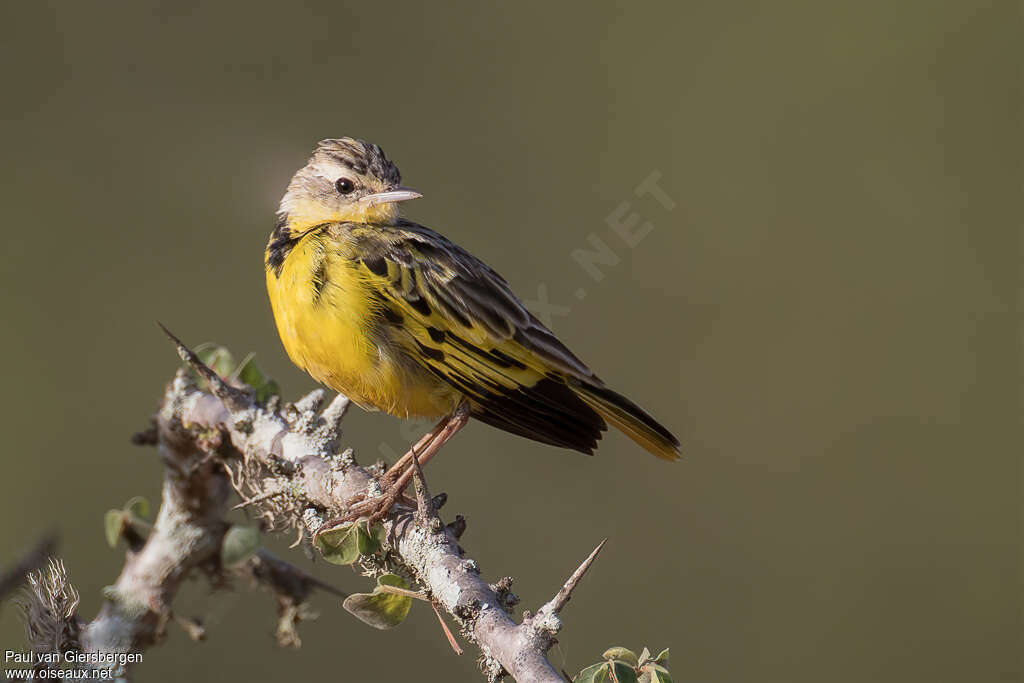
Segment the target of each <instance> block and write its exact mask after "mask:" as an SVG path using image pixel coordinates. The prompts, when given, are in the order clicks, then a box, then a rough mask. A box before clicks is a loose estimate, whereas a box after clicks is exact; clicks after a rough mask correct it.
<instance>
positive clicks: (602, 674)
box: [572, 662, 608, 683]
mask: <svg viewBox="0 0 1024 683" xmlns="http://www.w3.org/2000/svg"><path fill="white" fill-rule="evenodd" d="M607 680H608V662H601V663H600V664H592V665H590V666H588V667H587V668H586V669H584V670H583V671H581V672H579V673H578V674H576V677H575V678H574V679H572V683H605V681H607Z"/></svg>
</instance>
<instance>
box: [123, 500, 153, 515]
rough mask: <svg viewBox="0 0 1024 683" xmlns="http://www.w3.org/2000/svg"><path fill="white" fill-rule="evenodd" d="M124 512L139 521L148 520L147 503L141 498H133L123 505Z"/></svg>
mask: <svg viewBox="0 0 1024 683" xmlns="http://www.w3.org/2000/svg"><path fill="white" fill-rule="evenodd" d="M124 510H125V512H127V513H129V514H131V515H132V516H134V517H137V518H139V519H149V501H148V500H146V499H145V498H143V497H142V496H134V497H132V498H129V499H128V502H127V503H125V504H124Z"/></svg>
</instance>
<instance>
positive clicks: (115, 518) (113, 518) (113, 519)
mask: <svg viewBox="0 0 1024 683" xmlns="http://www.w3.org/2000/svg"><path fill="white" fill-rule="evenodd" d="M126 521H127V517H126V515H125V513H124V510H107V514H105V515H104V516H103V534H104V535H105V536H106V537H107V545H109V546H110V547H111V548H114V547H117V539H119V538H121V532H123V531H124V525H125V522H126Z"/></svg>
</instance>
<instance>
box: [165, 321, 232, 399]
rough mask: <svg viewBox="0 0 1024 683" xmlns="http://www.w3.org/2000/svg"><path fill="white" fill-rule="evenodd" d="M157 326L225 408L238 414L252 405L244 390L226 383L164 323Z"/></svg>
mask: <svg viewBox="0 0 1024 683" xmlns="http://www.w3.org/2000/svg"><path fill="white" fill-rule="evenodd" d="M157 325H159V326H160V329H161V330H163V331H164V334H166V335H167V336H168V337H169V338H170V340H171V341H172V342H174V344H175V346H177V347H178V355H179V356H181V359H182V360H183V361H185V362H186V363H187V364H188V366H189V367H190V368H192V369H193V370H195V371H196V372H198V373H199V376H200V377H202V378H203V379H205V380H206V381H207V382H208V383H209V384H210V389H211V390H212V391H213V393H214V395H215V396H216V397H217V398H219V399H220V400H221V402H222V403H223V404H224V406H225V407H226V408H227V409H228V410H229V411H230V412H237V411H240V410H244V409H246V408H248V407H249V406H251V405H252V401H251V400H250V398H249V396H248V395H247V394H246V393H245V392H244V391H242V390H240V389H236V388H235V387H233V386H231V385H230V384H228V383H227V382H225V381H224V380H223V379H222V378H221V376H220V375H218V374H217V373H216V372H214V371H213V370H211V369H210V368H209V367H208V366H207V365H206V363H204V362H203V361H201V360H199V357H198V356H197V355H196V354H195V353H193V352H192V350H191V349H190V348H188V347H187V346H185V345H184V344H182V343H181V340H180V339H178V338H177V337H175V336H174V335H173V334H172V333H171V331H170V330H168V329H167V328H166V327H164V326H163V324H162V323H160V322H159V321H157Z"/></svg>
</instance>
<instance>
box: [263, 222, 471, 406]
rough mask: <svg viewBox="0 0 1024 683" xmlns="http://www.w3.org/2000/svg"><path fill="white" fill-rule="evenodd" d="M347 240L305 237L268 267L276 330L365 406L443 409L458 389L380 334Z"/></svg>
mask: <svg viewBox="0 0 1024 683" xmlns="http://www.w3.org/2000/svg"><path fill="white" fill-rule="evenodd" d="M354 259H355V255H353V254H350V253H348V245H346V244H345V243H344V242H339V241H337V240H335V239H334V238H332V237H331V236H330V235H327V234H323V233H316V234H310V235H307V236H306V237H303V238H302V239H301V240H300V241H299V242H298V243H297V244H295V246H294V247H293V248H292V249H291V251H290V252H289V253H288V255H287V256H286V258H285V259H284V262H283V264H281V266H280V268H277V269H274V268H267V272H266V278H267V292H268V294H269V296H270V305H271V308H272V309H273V312H274V320H275V322H276V324H277V330H278V334H279V335H280V337H281V342H282V344H283V345H284V348H285V351H287V353H288V356H289V357H290V358H291V359H292V362H294V363H295V364H296V365H298V366H299V367H300V368H302V369H303V370H305V371H306V372H308V373H309V374H310V375H311V376H312V377H313V378H314V379H315V380H317V381H318V382H321V383H323V384H325V385H327V386H328V387H330V388H332V389H334V390H336V391H340V392H341V393H343V394H345V395H346V396H348V397H349V398H350V399H352V400H353V401H355V402H356V403H357V404H359V405H361V406H363V407H364V408H369V409H377V410H383V411H384V412H387V413H390V414H392V415H397V416H400V417H410V416H425V417H432V416H437V415H442V414H444V413H445V412H447V411H448V410H450V409H451V408H452V407H453V404H454V401H455V400H456V398H457V397H454V396H449V395H448V394H449V393H450V392H449V391H448V390H447V389H446V387H444V386H441V385H440V384H439V383H438V381H437V380H436V379H434V378H433V377H432V376H431V375H429V374H428V373H425V372H419V371H417V369H416V368H415V367H411V366H410V364H409V363H408V358H407V357H406V355H405V353H404V351H403V349H402V348H401V346H400V345H398V344H396V343H394V342H393V341H392V340H391V339H390V338H389V337H388V336H386V335H382V334H381V330H380V321H379V318H378V311H377V308H376V306H375V304H374V301H375V296H374V292H373V289H372V287H371V285H370V284H369V283H368V282H367V281H366V279H365V278H364V277H362V276H361V275H360V271H359V269H358V267H357V263H356V261H355V260H354Z"/></svg>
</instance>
